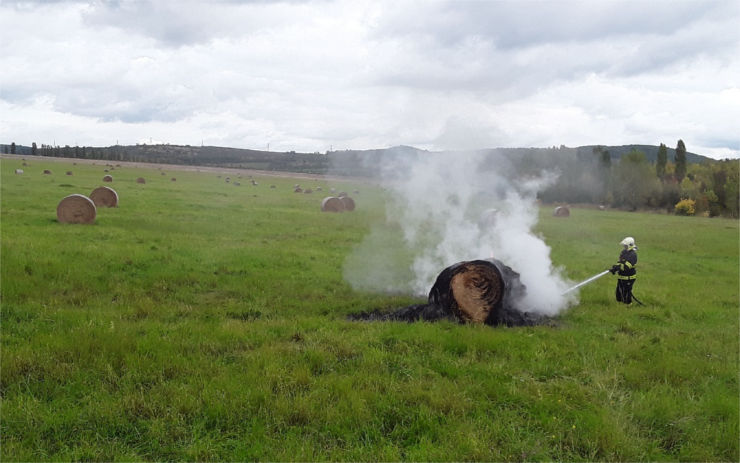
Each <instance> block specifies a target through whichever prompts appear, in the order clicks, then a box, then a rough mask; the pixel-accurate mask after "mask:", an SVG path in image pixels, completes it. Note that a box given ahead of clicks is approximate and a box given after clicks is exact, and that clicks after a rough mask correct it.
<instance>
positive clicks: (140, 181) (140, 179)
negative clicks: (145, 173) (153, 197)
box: [136, 177, 146, 184]
mask: <svg viewBox="0 0 740 463" xmlns="http://www.w3.org/2000/svg"><path fill="white" fill-rule="evenodd" d="M136 183H142V184H143V183H146V180H144V177H139V178H137V179H136Z"/></svg>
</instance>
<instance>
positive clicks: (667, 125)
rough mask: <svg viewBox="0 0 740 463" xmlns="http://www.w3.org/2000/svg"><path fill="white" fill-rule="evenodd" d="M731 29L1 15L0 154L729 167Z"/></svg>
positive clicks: (726, 12) (188, 8)
mask: <svg viewBox="0 0 740 463" xmlns="http://www.w3.org/2000/svg"><path fill="white" fill-rule="evenodd" d="M738 19H740V4H738V3H737V2H733V1H728V2H706V1H699V0H692V1H682V2H658V3H654V4H649V5H648V4H644V3H643V2H631V1H610V2H559V1H558V2H407V1H403V0H401V1H396V2H375V1H370V0H367V1H349V0H348V1H306V2H259V1H257V2H197V1H187V2H174V1H164V2H143V1H142V2H139V1H136V2H130V1H120V2H89V3H88V2H56V3H44V2H38V3H34V2H17V3H14V2H3V3H2V4H0V31H1V32H0V34H2V35H0V56H3V60H2V66H3V70H4V72H3V73H2V74H1V75H0V104H1V105H2V107H3V109H4V111H3V116H0V118H1V119H2V120H1V121H0V140H2V141H4V142H9V141H16V142H18V143H24V144H30V143H31V142H32V141H36V142H38V143H51V142H52V139H53V138H56V141H57V143H61V144H67V143H74V142H75V141H77V142H78V143H80V144H87V145H92V144H96V143H102V144H109V143H112V142H113V141H115V139H120V140H121V143H133V142H136V141H142V140H147V139H149V137H154V138H158V139H161V140H166V141H168V142H170V143H190V144H195V143H199V142H200V140H203V141H204V142H205V143H208V144H221V145H227V146H237V147H247V148H263V147H265V146H266V145H267V143H270V148H271V149H275V150H297V151H324V150H326V149H329V147H330V146H333V147H334V148H335V149H344V148H360V149H365V148H376V147H385V146H389V145H395V144H408V145H415V146H418V147H421V148H427V149H443V148H444V149H449V148H455V147H457V148H476V147H480V148H484V147H492V146H552V145H560V144H566V145H569V146H575V145H583V144H589V143H600V144H623V143H649V144H657V143H660V142H664V143H666V144H668V145H669V146H671V145H673V144H674V143H675V140H677V139H678V138H682V139H683V140H684V141H686V143H687V146H688V148H689V151H694V152H698V153H700V154H705V155H710V156H716V157H720V156H733V157H736V156H738V150H740V135H738V133H737V130H736V129H735V128H734V127H732V124H733V121H737V120H738V116H739V114H738V107H739V105H738V104H737V93H738V91H740V90H739V88H740V84H738V82H737V76H738V75H740V58H738V57H739V56H740V34H739V33H738V32H737V30H736V29H737V28H736V24H737V23H738ZM8 111H10V112H8ZM111 140H113V141H111Z"/></svg>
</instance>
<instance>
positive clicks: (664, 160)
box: [540, 140, 740, 217]
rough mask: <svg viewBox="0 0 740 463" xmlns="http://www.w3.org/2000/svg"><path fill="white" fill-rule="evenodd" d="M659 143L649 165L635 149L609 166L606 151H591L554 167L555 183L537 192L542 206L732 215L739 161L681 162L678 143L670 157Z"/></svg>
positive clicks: (738, 183) (682, 152)
mask: <svg viewBox="0 0 740 463" xmlns="http://www.w3.org/2000/svg"><path fill="white" fill-rule="evenodd" d="M667 151H668V149H667V147H666V145H665V144H663V143H661V144H660V146H659V147H658V153H657V159H656V161H655V162H654V163H651V162H649V161H648V160H647V157H646V156H645V153H643V152H642V151H640V150H633V151H632V152H630V153H628V154H626V155H624V156H622V157H620V158H619V159H618V160H617V161H616V162H612V161H613V160H612V157H611V156H610V154H609V151H608V150H607V149H606V148H604V147H599V146H597V147H594V148H593V150H592V153H591V155H590V156H585V155H583V154H579V155H578V156H576V157H574V158H572V159H570V160H565V161H563V162H562V163H560V165H559V170H560V178H559V180H558V182H557V183H556V184H555V185H553V186H551V187H550V188H548V189H547V190H545V191H544V192H542V193H541V195H540V197H541V199H542V200H543V201H547V202H565V203H592V204H599V205H609V206H611V207H615V208H622V209H628V210H637V209H664V210H666V211H668V212H673V213H676V214H681V215H702V216H707V217H715V216H720V215H722V216H728V217H738V216H739V215H740V214H739V212H740V211H739V210H738V191H739V189H740V168H739V166H740V162H739V161H737V160H734V161H732V160H723V161H715V160H709V159H707V160H704V161H703V162H700V163H691V164H689V163H687V161H686V145H685V144H684V142H683V140H678V143H677V145H676V148H675V151H674V156H673V159H669V158H668V155H667Z"/></svg>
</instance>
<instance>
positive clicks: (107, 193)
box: [90, 186, 118, 207]
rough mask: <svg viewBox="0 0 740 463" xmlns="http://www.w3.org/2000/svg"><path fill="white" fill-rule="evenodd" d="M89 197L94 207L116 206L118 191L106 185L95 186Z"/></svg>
mask: <svg viewBox="0 0 740 463" xmlns="http://www.w3.org/2000/svg"><path fill="white" fill-rule="evenodd" d="M90 199H91V200H92V202H93V203H95V206H96V207H118V193H116V191H115V190H114V189H113V188H108V187H107V186H101V187H98V188H95V189H94V190H93V191H92V193H90Z"/></svg>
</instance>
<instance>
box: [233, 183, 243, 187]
mask: <svg viewBox="0 0 740 463" xmlns="http://www.w3.org/2000/svg"><path fill="white" fill-rule="evenodd" d="M241 185H242V184H241V183H239V182H234V186H241Z"/></svg>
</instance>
